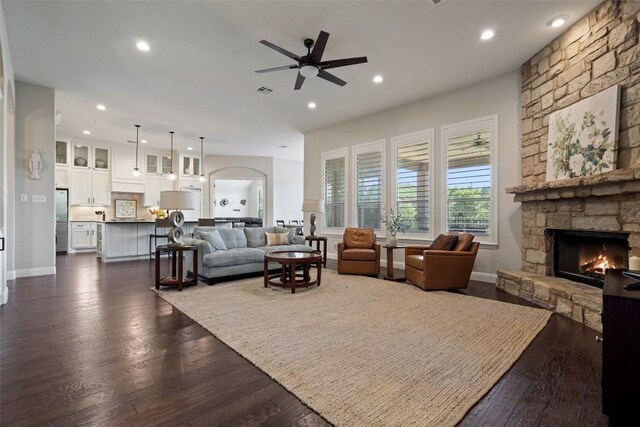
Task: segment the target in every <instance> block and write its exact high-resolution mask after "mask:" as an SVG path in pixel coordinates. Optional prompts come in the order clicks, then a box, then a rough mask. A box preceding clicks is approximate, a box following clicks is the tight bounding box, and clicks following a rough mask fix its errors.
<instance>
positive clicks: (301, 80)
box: [293, 71, 305, 90]
mask: <svg viewBox="0 0 640 427" xmlns="http://www.w3.org/2000/svg"><path fill="white" fill-rule="evenodd" d="M304 79H305V77H304V76H303V75H302V74H300V72H299V71H298V77H297V78H296V85H295V86H294V87H293V89H294V90H300V88H301V87H302V83H304Z"/></svg>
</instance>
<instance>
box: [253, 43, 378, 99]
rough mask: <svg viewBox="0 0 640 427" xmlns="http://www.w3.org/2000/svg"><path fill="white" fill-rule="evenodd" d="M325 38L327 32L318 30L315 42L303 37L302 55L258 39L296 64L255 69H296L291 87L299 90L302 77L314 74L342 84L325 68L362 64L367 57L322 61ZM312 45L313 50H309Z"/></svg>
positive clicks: (302, 81)
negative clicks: (294, 81)
mask: <svg viewBox="0 0 640 427" xmlns="http://www.w3.org/2000/svg"><path fill="white" fill-rule="evenodd" d="M327 40H329V33H327V32H325V31H320V34H319V35H318V39H317V40H316V41H315V42H314V41H313V40H312V39H305V40H304V46H305V47H306V48H307V54H306V55H304V56H298V55H296V54H294V53H291V52H289V51H288V50H285V49H283V48H281V47H280V46H276V45H275V44H273V43H270V42H268V41H266V40H260V43H262V44H263V45H265V46H267V47H270V48H271V49H273V50H275V51H277V52H280V53H281V54H283V55H284V56H286V57H288V58H291V59H293V60H294V61H296V62H297V64H293V65H285V66H282V67H275V68H267V69H264V70H257V71H256V73H268V72H271V71H280V70H293V69H298V77H297V78H296V84H295V86H294V87H293V88H294V89H295V90H299V89H300V88H301V87H302V84H303V83H304V79H305V78H306V77H314V76H318V77H320V78H321V79H324V80H326V81H329V82H331V83H335V84H337V85H339V86H344V85H346V84H347V82H345V81H344V80H342V79H339V78H338V77H336V76H334V75H333V74H331V73H329V72H327V71H326V70H329V69H331V68H338V67H346V66H348V65H355V64H362V63H365V62H367V57H366V56H360V57H357V58H345V59H334V60H331V61H322V54H323V53H324V48H325V47H326V46H327ZM312 47H313V50H311V48H312Z"/></svg>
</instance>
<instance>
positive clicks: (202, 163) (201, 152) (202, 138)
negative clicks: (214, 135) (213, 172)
mask: <svg viewBox="0 0 640 427" xmlns="http://www.w3.org/2000/svg"><path fill="white" fill-rule="evenodd" d="M203 152H204V136H201V137H200V175H203V176H204V155H203Z"/></svg>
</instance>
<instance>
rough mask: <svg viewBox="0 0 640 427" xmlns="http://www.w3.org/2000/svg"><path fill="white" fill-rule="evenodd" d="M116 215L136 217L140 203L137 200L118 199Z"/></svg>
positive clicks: (118, 216)
mask: <svg viewBox="0 0 640 427" xmlns="http://www.w3.org/2000/svg"><path fill="white" fill-rule="evenodd" d="M114 203H115V217H116V218H135V217H136V216H137V212H138V206H137V205H138V203H137V202H136V201H135V200H123V199H116V200H114Z"/></svg>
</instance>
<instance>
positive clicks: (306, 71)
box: [299, 65, 320, 77]
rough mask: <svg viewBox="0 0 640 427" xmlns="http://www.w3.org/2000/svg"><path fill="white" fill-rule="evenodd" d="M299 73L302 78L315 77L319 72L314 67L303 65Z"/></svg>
mask: <svg viewBox="0 0 640 427" xmlns="http://www.w3.org/2000/svg"><path fill="white" fill-rule="evenodd" d="M299 71H300V74H302V75H303V76H304V77H315V76H317V75H318V72H319V71H320V70H318V67H316V66H315V65H303V66H302V67H300V70H299Z"/></svg>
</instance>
